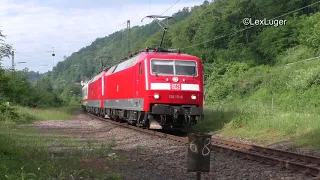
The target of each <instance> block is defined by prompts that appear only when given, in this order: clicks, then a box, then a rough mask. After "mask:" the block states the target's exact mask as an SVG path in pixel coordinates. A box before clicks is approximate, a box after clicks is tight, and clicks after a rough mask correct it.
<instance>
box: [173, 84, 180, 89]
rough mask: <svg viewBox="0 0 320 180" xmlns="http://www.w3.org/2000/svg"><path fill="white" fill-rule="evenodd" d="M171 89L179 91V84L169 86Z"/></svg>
mask: <svg viewBox="0 0 320 180" xmlns="http://www.w3.org/2000/svg"><path fill="white" fill-rule="evenodd" d="M171 89H175V90H180V89H181V88H180V84H171Z"/></svg>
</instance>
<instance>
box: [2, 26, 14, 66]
mask: <svg viewBox="0 0 320 180" xmlns="http://www.w3.org/2000/svg"><path fill="white" fill-rule="evenodd" d="M5 37H6V36H5V35H4V34H2V31H1V29H0V61H1V60H2V58H4V57H9V56H10V55H11V49H12V47H11V46H10V45H8V44H6V43H4V39H5Z"/></svg>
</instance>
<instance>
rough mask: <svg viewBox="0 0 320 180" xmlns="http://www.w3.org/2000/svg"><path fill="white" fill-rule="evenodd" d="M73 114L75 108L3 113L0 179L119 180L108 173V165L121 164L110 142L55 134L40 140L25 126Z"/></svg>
mask: <svg viewBox="0 0 320 180" xmlns="http://www.w3.org/2000/svg"><path fill="white" fill-rule="evenodd" d="M2 108H3V107H2ZM2 110H3V109H2ZM77 111H79V108H77V107H68V108H54V109H38V110H34V109H30V108H25V107H15V108H14V109H12V108H11V109H10V110H5V111H3V112H5V113H1V114H0V119H1V118H2V121H1V123H0V144H1V145H0V179H10V180H11V179H12V180H16V179H22V180H25V179H121V177H120V175H119V174H117V173H113V172H110V170H108V167H109V164H110V166H111V164H112V163H114V162H115V161H120V160H123V158H121V157H118V156H117V155H115V154H114V153H113V152H114V150H113V148H114V147H115V146H116V143H115V141H114V140H111V141H110V142H107V143H101V142H93V141H90V140H84V139H83V138H82V139H80V138H79V139H78V138H75V137H66V136H57V135H56V134H59V132H58V131H57V132H55V131H52V132H51V131H50V133H49V134H47V135H45V136H43V135H40V134H39V133H38V131H37V130H36V129H35V127H34V126H29V125H28V123H32V122H33V121H35V120H51V119H52V120H63V119H72V116H73V115H74V113H76V112H77ZM7 112H10V113H7Z"/></svg>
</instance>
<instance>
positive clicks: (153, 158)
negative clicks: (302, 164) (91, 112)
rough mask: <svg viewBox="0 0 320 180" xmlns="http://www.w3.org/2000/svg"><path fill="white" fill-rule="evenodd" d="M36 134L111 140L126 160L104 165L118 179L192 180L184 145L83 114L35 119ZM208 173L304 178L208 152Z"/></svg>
mask: <svg viewBox="0 0 320 180" xmlns="http://www.w3.org/2000/svg"><path fill="white" fill-rule="evenodd" d="M35 126H36V127H37V129H38V131H39V132H40V134H42V135H44V136H46V135H50V136H52V135H54V136H57V137H75V138H78V139H80V142H83V144H81V145H83V146H86V143H87V141H88V140H90V141H92V142H94V143H95V144H97V145H98V144H99V143H100V144H101V143H110V142H114V143H115V147H114V148H113V149H112V152H109V154H110V156H113V155H114V156H118V157H124V158H125V159H126V160H124V161H117V162H114V163H112V164H107V166H108V169H107V171H111V172H114V173H119V174H120V175H121V177H122V179H130V180H136V179H137V180H138V179H139V180H144V179H146V180H147V179H148V180H150V179H156V180H158V179H159V180H160V179H161V180H162V179H163V180H170V179H172V180H173V179H174V180H175V179H178V180H180V179H181V180H185V179H195V178H196V177H195V173H188V172H187V164H186V162H187V160H186V159H187V158H186V155H187V146H186V145H185V144H182V143H178V142H175V141H171V140H168V139H164V138H159V137H154V136H151V135H148V134H143V133H141V132H137V131H134V130H131V129H127V128H122V127H117V126H115V125H113V124H111V123H108V122H103V121H100V120H97V119H95V118H92V117H89V116H87V115H84V114H78V115H76V116H75V117H74V119H73V120H63V121H62V120H61V121H60V120H57V121H39V122H36V124H35ZM210 160H211V164H210V168H211V170H210V172H208V173H203V174H202V179H255V180H257V179H281V180H287V179H295V180H298V179H306V177H304V176H303V175H301V174H298V173H293V172H291V171H286V170H280V169H278V168H277V167H272V166H268V165H264V164H260V163H257V162H253V161H249V160H244V159H241V158H238V157H232V156H229V155H226V154H224V153H218V152H212V153H211V159H210ZM84 164H86V166H90V168H96V169H102V170H105V168H104V167H103V166H106V162H105V161H104V160H103V159H95V160H91V161H90V162H84Z"/></svg>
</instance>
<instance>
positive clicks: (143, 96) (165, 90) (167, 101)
mask: <svg viewBox="0 0 320 180" xmlns="http://www.w3.org/2000/svg"><path fill="white" fill-rule="evenodd" d="M203 81H204V78H203V68H202V63H201V60H200V59H199V58H197V57H195V56H191V55H186V54H180V53H179V52H177V51H172V50H165V49H158V50H157V49H155V50H149V49H146V50H145V51H142V52H140V53H138V54H136V55H134V56H132V57H131V58H129V59H127V60H126V61H124V62H122V63H120V64H117V65H115V66H113V67H111V68H109V69H107V70H105V71H103V72H102V73H100V74H99V75H97V76H96V77H94V78H93V79H92V80H90V81H89V82H88V83H87V84H86V85H85V86H84V87H83V106H84V107H85V109H86V110H87V111H88V112H92V113H95V114H97V115H100V116H103V117H106V118H111V119H113V120H117V121H128V123H131V124H135V125H137V126H140V127H146V128H150V129H167V128H170V129H171V128H174V129H176V128H177V129H181V128H184V127H187V126H192V125H194V124H196V123H197V122H198V121H199V120H201V119H203V104H204V83H203Z"/></svg>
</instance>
